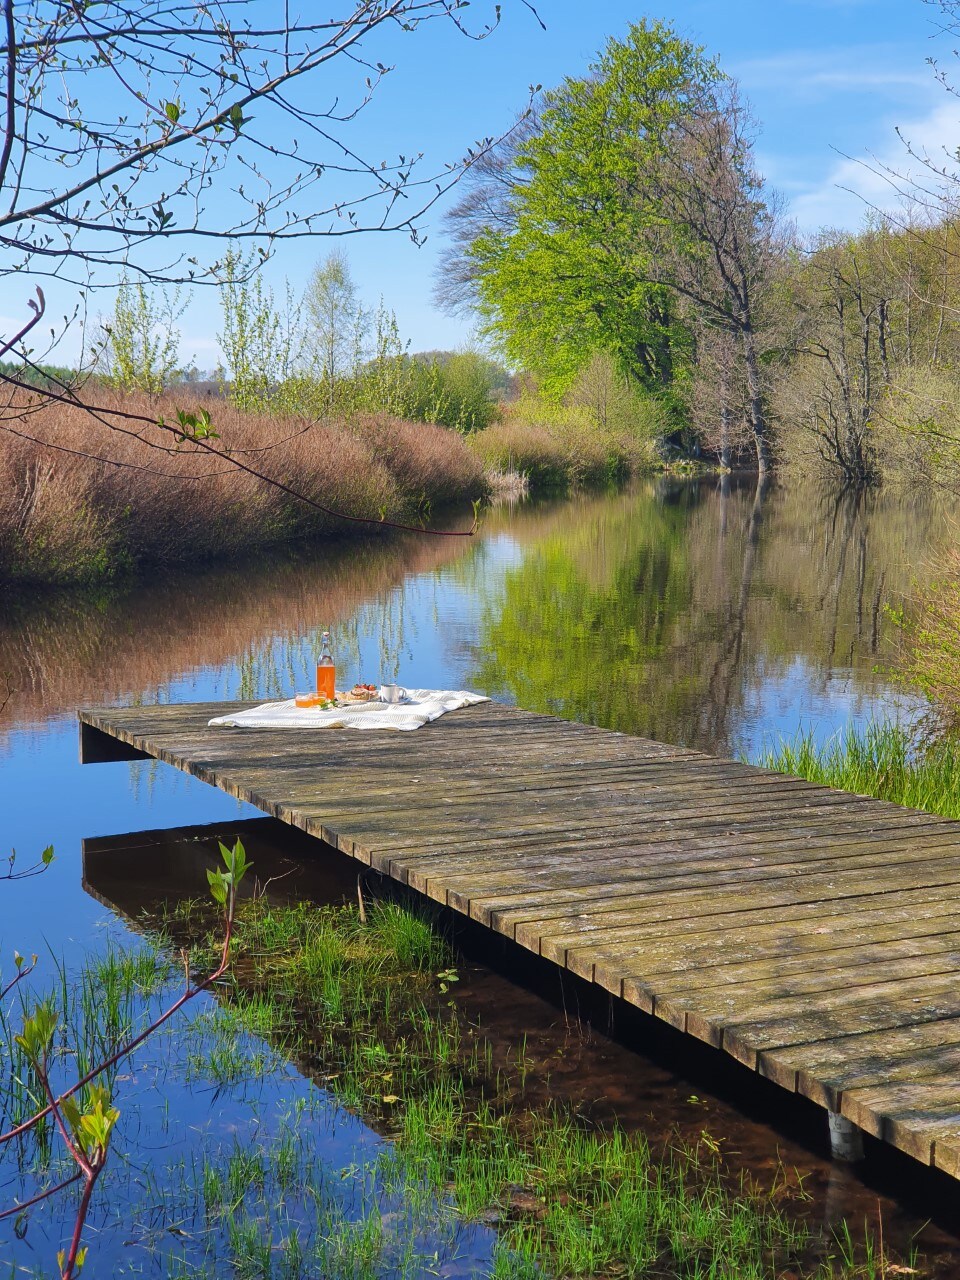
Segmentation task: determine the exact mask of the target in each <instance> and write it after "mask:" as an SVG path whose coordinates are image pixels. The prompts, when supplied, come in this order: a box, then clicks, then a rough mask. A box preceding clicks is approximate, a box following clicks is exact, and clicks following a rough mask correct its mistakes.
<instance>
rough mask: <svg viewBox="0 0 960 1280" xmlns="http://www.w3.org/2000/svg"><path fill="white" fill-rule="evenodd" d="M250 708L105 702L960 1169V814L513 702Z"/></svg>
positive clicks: (452, 896) (405, 874) (118, 732)
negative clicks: (236, 725)
mask: <svg viewBox="0 0 960 1280" xmlns="http://www.w3.org/2000/svg"><path fill="white" fill-rule="evenodd" d="M227 709H229V708H227V707H224V706H222V705H220V704H206V705H197V706H193V707H176V706H161V707H146V708H145V707H135V708H118V709H115V710H109V711H95V712H89V713H82V717H81V718H82V722H83V723H84V724H86V725H90V726H92V729H91V730H90V731H89V734H90V740H91V741H93V740H94V734H96V733H99V734H101V735H105V736H106V738H108V739H110V740H112V741H114V742H116V743H117V744H118V748H117V749H118V750H119V751H122V752H123V753H128V754H129V753H130V752H139V753H142V754H144V755H147V756H152V757H155V758H157V759H160V760H163V761H165V762H167V763H170V764H173V765H174V766H176V767H177V768H180V769H182V770H184V771H185V772H187V773H190V774H193V775H194V776H196V777H198V778H202V779H203V780H204V781H207V782H210V783H212V784H213V785H216V786H219V787H220V788H221V789H222V790H224V791H226V792H227V793H229V794H231V795H235V796H237V797H238V798H240V799H243V800H246V801H248V802H249V803H251V804H254V805H256V806H257V807H258V808H260V809H262V810H263V811H264V812H266V813H270V814H272V815H273V816H275V817H278V818H280V819H281V820H283V821H285V822H288V823H290V824H291V825H293V826H296V827H299V828H300V829H302V830H304V831H307V832H309V833H310V834H312V835H315V836H318V837H320V838H321V839H324V840H327V841H328V842H329V843H330V844H333V845H335V846H336V847H338V848H340V849H342V850H343V851H344V852H346V853H349V854H351V855H352V856H353V857H355V858H356V859H358V860H359V861H361V862H363V863H367V864H370V865H372V866H374V867H375V868H377V869H378V870H380V871H382V872H384V873H385V874H388V875H390V876H393V877H394V878H396V879H398V880H401V881H403V882H404V883H406V884H408V885H410V886H411V887H412V888H415V889H417V890H419V891H420V892H421V893H423V894H425V895H427V896H429V897H432V898H435V899H437V900H438V901H441V902H444V903H446V904H447V905H449V906H451V907H452V908H454V909H455V910H457V911H460V912H463V913H464V914H468V915H470V916H472V917H473V918H474V919H477V920H480V921H482V922H483V923H484V924H486V925H487V926H488V927H490V928H492V929H495V930H497V931H498V932H501V933H504V934H506V935H507V936H509V937H511V938H514V939H515V940H516V941H518V942H519V943H521V944H522V945H523V946H525V947H527V948H529V949H531V950H533V951H536V952H538V953H539V954H541V955H543V956H545V957H546V958H548V959H550V960H552V961H554V962H555V963H557V964H558V965H563V966H566V967H567V968H569V969H570V970H571V971H572V972H575V973H578V974H581V975H582V976H584V977H586V978H588V979H589V980H591V981H593V982H595V983H598V984H599V985H601V986H603V987H605V988H607V989H608V990H610V991H613V992H615V993H616V994H617V995H620V996H622V997H623V998H624V999H626V1000H628V1001H630V1002H632V1003H634V1004H636V1005H638V1006H639V1007H640V1008H643V1009H646V1010H647V1011H648V1012H651V1013H653V1014H654V1015H655V1016H657V1017H660V1018H661V1019H663V1020H665V1021H667V1022H670V1023H671V1024H672V1025H674V1026H677V1027H679V1028H680V1029H681V1030H684V1031H685V1032H687V1033H688V1034H691V1035H695V1036H698V1037H700V1038H701V1039H704V1040H707V1041H708V1042H709V1043H712V1044H715V1045H716V1046H718V1047H719V1048H721V1049H723V1050H724V1051H726V1052H727V1053H730V1054H732V1056H734V1057H735V1058H737V1059H738V1060H739V1061H741V1062H743V1063H745V1064H747V1065H748V1066H751V1067H753V1068H754V1069H755V1070H758V1071H759V1072H761V1073H762V1074H764V1075H766V1076H768V1077H769V1078H770V1079H772V1080H775V1081H776V1082H777V1083H779V1084H781V1085H783V1086H784V1087H785V1088H788V1089H795V1090H797V1091H799V1092H800V1093H803V1094H804V1095H805V1096H807V1097H810V1098H812V1099H813V1100H814V1101H816V1102H819V1103H820V1104H821V1105H823V1106H827V1107H830V1108H831V1109H832V1110H837V1109H840V1110H842V1112H843V1114H845V1115H847V1116H848V1117H849V1118H851V1119H853V1120H854V1121H855V1122H856V1123H858V1124H861V1125H862V1126H863V1127H864V1128H866V1129H868V1130H869V1131H870V1132H872V1133H876V1134H878V1135H879V1136H881V1137H882V1138H884V1140H886V1141H888V1142H890V1143H892V1144H893V1145H896V1146H899V1147H901V1148H902V1149H903V1150H905V1151H908V1152H909V1153H910V1154H912V1155H914V1156H915V1157H916V1158H917V1159H921V1160H924V1161H926V1162H927V1163H934V1164H936V1165H937V1166H938V1167H940V1168H943V1169H944V1170H945V1171H947V1172H948V1173H950V1174H951V1176H953V1177H957V1178H960V1081H958V1074H960V824H958V823H952V822H949V821H947V820H944V819H941V818H937V817H934V816H932V815H929V814H924V813H919V812H916V811H910V810H906V809H902V808H899V807H898V806H895V805H891V804H888V803H881V802H878V801H875V800H870V799H868V798H865V797H858V796H851V795H847V794H841V793H839V792H835V791H831V790H830V789H829V788H825V787H819V786H816V785H814V784H811V783H807V782H804V781H802V780H799V779H793V778H787V777H784V776H782V775H778V774H772V773H769V772H767V771H765V770H759V769H756V768H754V767H753V766H750V765H745V764H743V763H742V762H739V761H730V760H720V759H716V758H713V757H710V756H706V755H704V754H702V753H699V752H694V751H689V750H687V749H685V748H680V747H672V746H669V745H667V744H660V743H654V742H650V741H645V740H642V739H637V738H633V737H630V736H629V735H626V734H619V733H611V732H609V731H607V730H603V729H598V728H595V727H593V726H588V725H579V724H576V723H573V722H569V721H559V720H555V719H553V718H551V717H549V716H543V715H539V714H535V713H530V712H523V711H517V710H514V709H510V708H505V707H498V706H496V705H494V704H484V705H483V706H481V707H477V708H473V709H471V710H470V711H468V712H461V713H457V714H455V715H451V716H448V717H444V718H443V719H442V720H441V721H439V722H437V723H436V724H434V725H429V726H425V727H424V728H423V729H421V730H420V731H419V732H418V733H416V734H387V733H379V734H378V733H349V732H345V733H337V732H333V731H323V732H312V731H307V730H304V731H303V732H302V733H299V732H298V733H294V734H278V733H276V732H270V731H247V730H243V731H240V730H237V731H228V730H222V729H211V728H209V727H208V725H207V721H208V720H209V719H210V718H211V717H213V716H214V715H219V714H223V712H224V711H225V710H227ZM120 744H122V745H120Z"/></svg>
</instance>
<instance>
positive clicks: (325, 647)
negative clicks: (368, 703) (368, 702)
mask: <svg viewBox="0 0 960 1280" xmlns="http://www.w3.org/2000/svg"><path fill="white" fill-rule="evenodd" d="M336 681H337V668H336V667H335V666H334V662H333V654H332V653H331V652H330V632H329V631H324V633H323V635H322V636H321V637H320V657H319V658H318V659H317V693H322V694H323V696H324V697H325V698H329V699H330V700H331V702H332V701H333V699H334V698H335V697H336V693H337V690H336Z"/></svg>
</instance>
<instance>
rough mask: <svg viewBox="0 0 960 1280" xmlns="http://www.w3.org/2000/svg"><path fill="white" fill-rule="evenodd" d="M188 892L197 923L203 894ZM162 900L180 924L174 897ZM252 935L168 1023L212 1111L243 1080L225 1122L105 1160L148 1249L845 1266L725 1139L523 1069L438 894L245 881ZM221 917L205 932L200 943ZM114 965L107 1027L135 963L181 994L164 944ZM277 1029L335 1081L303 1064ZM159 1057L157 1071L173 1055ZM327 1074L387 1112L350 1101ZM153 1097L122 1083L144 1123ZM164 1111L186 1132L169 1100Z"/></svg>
mask: <svg viewBox="0 0 960 1280" xmlns="http://www.w3.org/2000/svg"><path fill="white" fill-rule="evenodd" d="M182 916H183V919H184V920H189V921H190V922H191V924H192V925H195V924H196V923H197V919H198V916H197V909H196V908H195V907H191V908H187V909H185V911H184V912H183V913H182ZM405 916H406V918H404V917H405ZM168 923H169V925H170V926H171V927H172V931H173V932H175V931H176V929H177V927H178V924H177V920H176V919H172V920H171V921H170V922H168ZM181 936H182V935H181ZM236 937H237V946H238V951H237V964H236V967H235V970H234V973H233V982H232V985H229V986H227V985H223V986H221V987H219V988H218V989H217V992H216V994H217V997H218V999H217V1002H216V1003H214V1002H212V1001H208V1002H207V1003H206V1004H205V1007H203V1008H202V1009H201V1012H200V1014H199V1015H198V1016H197V1017H195V1018H194V1019H193V1020H192V1022H191V1023H190V1025H189V1026H188V1027H187V1028H182V1029H181V1031H180V1033H179V1034H177V1035H174V1034H172V1033H171V1034H169V1035H166V1036H162V1037H160V1039H159V1040H158V1041H157V1042H156V1043H155V1046H154V1047H155V1050H158V1051H160V1052H161V1056H162V1058H163V1061H164V1063H165V1066H164V1068H163V1070H165V1071H176V1072H178V1073H179V1075H178V1077H177V1078H178V1079H184V1080H186V1081H189V1080H190V1079H191V1073H196V1072H198V1071H199V1072H200V1075H201V1077H202V1079H210V1080H212V1081H213V1082H214V1084H215V1086H216V1088H215V1089H214V1090H213V1091H210V1092H211V1093H212V1098H213V1099H214V1100H215V1101H211V1104H210V1107H211V1110H210V1115H211V1119H213V1117H214V1116H215V1115H216V1114H217V1113H216V1110H215V1108H216V1106H219V1105H220V1100H221V1099H224V1100H228V1110H227V1112H226V1113H224V1114H228V1115H229V1116H230V1117H231V1119H230V1121H229V1125H228V1126H227V1127H226V1128H225V1127H224V1126H223V1122H222V1121H219V1120H215V1119H214V1120H213V1123H211V1124H210V1125H209V1126H207V1125H205V1124H203V1125H201V1126H200V1128H199V1129H197V1131H196V1140H195V1143H194V1145H192V1146H191V1147H190V1148H189V1150H187V1151H186V1152H183V1151H182V1150H181V1151H180V1152H179V1153H171V1159H170V1161H169V1163H168V1164H167V1165H166V1166H164V1165H163V1162H162V1157H158V1156H156V1155H153V1156H152V1157H151V1163H149V1164H147V1165H146V1166H145V1167H144V1168H143V1169H141V1170H140V1173H139V1175H138V1182H137V1191H136V1192H133V1193H132V1192H131V1188H129V1187H126V1188H125V1184H124V1181H123V1180H124V1178H128V1177H129V1170H130V1168H134V1167H136V1165H137V1162H131V1163H130V1164H129V1165H128V1164H127V1162H126V1161H117V1163H116V1164H115V1165H114V1166H112V1167H111V1169H110V1170H109V1171H108V1172H109V1177H110V1179H111V1186H112V1190H111V1192H110V1195H111V1197H112V1199H113V1200H114V1202H115V1203H117V1204H121V1205H122V1208H123V1231H124V1240H125V1241H126V1242H127V1243H132V1244H137V1243H139V1244H140V1246H141V1248H142V1249H143V1250H146V1252H145V1253H144V1252H141V1253H139V1254H137V1255H136V1256H135V1255H134V1254H130V1253H125V1255H124V1256H125V1257H129V1258H131V1259H132V1265H134V1266H135V1267H140V1266H141V1262H145V1263H146V1266H145V1268H141V1269H144V1270H145V1273H149V1274H157V1275H161V1274H162V1276H164V1277H165V1278H166V1280H174V1278H178V1280H187V1277H192V1278H193V1280H206V1278H207V1277H210V1278H211V1280H212V1277H218V1278H219V1277H220V1276H222V1275H226V1274H230V1275H233V1276H235V1277H237V1280H241V1278H244V1280H305V1277H307V1276H311V1277H312V1276H319V1275H322V1276H324V1277H325V1280H326V1278H329V1280H361V1278H369V1280H387V1278H389V1280H419V1278H420V1277H423V1276H425V1275H432V1274H442V1275H445V1276H450V1277H454V1276H460V1277H464V1278H466V1277H480V1276H487V1277H491V1278H493V1280H534V1277H537V1278H540V1277H547V1276H554V1277H558V1276H564V1277H588V1276H613V1275H617V1276H636V1277H639V1276H641V1275H651V1274H656V1275H663V1276H664V1277H683V1280H693V1278H694V1277H704V1278H706V1277H709V1276H714V1277H721V1276H723V1277H730V1278H732V1277H737V1280H774V1277H776V1276H778V1275H779V1274H781V1273H782V1272H783V1270H784V1268H792V1270H793V1273H794V1274H796V1275H797V1276H800V1275H806V1276H808V1277H810V1276H813V1275H816V1276H817V1280H821V1278H822V1280H826V1278H827V1276H828V1274H829V1275H832V1274H834V1273H832V1272H827V1271H817V1270H811V1269H810V1268H807V1270H806V1271H804V1270H803V1267H802V1265H801V1263H802V1259H803V1257H804V1256H805V1254H806V1252H807V1248H808V1231H807V1229H806V1227H805V1226H804V1225H803V1224H802V1223H799V1222H797V1221H796V1220H795V1219H794V1218H792V1217H790V1216H789V1215H788V1214H786V1213H785V1212H784V1211H782V1210H781V1209H780V1208H778V1207H777V1206H775V1205H774V1204H773V1202H772V1201H771V1200H769V1199H765V1198H764V1197H763V1195H761V1194H759V1193H758V1192H756V1191H755V1190H753V1189H750V1188H747V1187H745V1186H736V1185H731V1184H730V1182H729V1180H728V1179H727V1178H726V1177H725V1175H724V1172H723V1168H722V1165H721V1164H720V1163H719V1161H718V1160H717V1159H716V1157H715V1155H714V1154H713V1153H711V1152H708V1151H706V1150H699V1149H687V1148H683V1149H677V1150H674V1151H671V1152H669V1153H667V1154H666V1156H661V1155H654V1154H653V1153H651V1151H650V1149H649V1146H648V1144H647V1142H646V1141H645V1140H644V1138H643V1136H642V1135H636V1134H627V1133H625V1132H624V1131H622V1130H620V1129H618V1128H616V1127H614V1128H611V1129H608V1130H600V1129H597V1128H595V1127H592V1126H591V1125H589V1124H588V1123H587V1122H585V1121H584V1120H583V1119H582V1118H581V1117H578V1116H577V1115H575V1114H572V1113H570V1112H569V1111H568V1110H567V1109H566V1108H564V1107H563V1106H561V1105H553V1106H545V1105H544V1104H542V1103H536V1104H532V1103H531V1093H530V1092H529V1091H528V1080H531V1079H535V1077H536V1076H537V1071H538V1064H537V1063H536V1062H535V1061H534V1060H533V1059H531V1058H529V1057H528V1056H527V1054H526V1052H525V1045H524V1043H523V1041H522V1040H519V1041H518V1043H517V1044H516V1046H513V1047H511V1046H506V1048H505V1049H502V1050H498V1055H497V1061H496V1062H495V1060H494V1054H493V1050H492V1046H491V1045H490V1043H489V1042H487V1041H486V1040H485V1038H484V1037H483V1036H482V1035H481V1034H480V1033H479V1030H478V1028H477V1027H475V1026H473V1025H471V1023H470V1022H469V1021H468V1019H467V1018H466V1017H465V1016H464V1014H463V1012H462V1011H461V1010H460V1009H459V1008H458V1006H457V1004H456V1002H455V1001H454V1000H453V998H452V991H453V990H455V988H452V987H451V982H452V981H453V979H454V978H455V976H456V974H455V971H454V969H453V965H454V963H455V960H456V957H455V956H454V954H453V953H452V951H451V949H450V947H449V945H448V944H447V943H446V942H445V941H444V940H443V938H442V937H441V936H440V935H439V934H438V933H437V931H436V930H435V929H434V928H433V927H432V925H431V922H430V919H429V917H427V916H423V915H418V914H416V913H410V912H404V911H403V909H402V908H400V907H398V906H396V905H395V904H375V905H374V906H372V907H368V908H367V910H366V918H365V919H362V918H361V916H360V913H359V912H358V911H357V909H356V908H355V907H351V908H342V907H341V908H331V907H325V908H318V907H314V906H312V905H310V904H306V903H299V904H296V905H293V906H289V907H273V906H270V905H268V904H266V903H265V902H263V901H262V900H260V901H254V902H249V903H244V904H243V906H242V908H241V910H240V914H239V918H238V922H237V934H236ZM214 940H215V939H214V936H213V935H211V937H210V938H208V939H206V940H205V941H203V942H200V943H197V944H196V946H195V955H194V962H195V963H198V964H201V965H202V962H203V961H205V959H206V956H205V951H206V948H207V946H208V945H212V944H213V942H214ZM161 959H162V957H161ZM97 965H100V968H99V969H98V968H97ZM98 973H99V974H100V976H101V977H102V978H103V980H104V982H105V983H106V984H107V985H110V984H114V986H115V993H114V995H113V996H111V998H110V999H109V1000H107V1001H106V1002H105V1006H104V1009H103V1010H102V1011H101V1015H102V1019H103V1022H102V1023H101V1024H98V1027H99V1030H98V1031H97V1034H98V1035H101V1034H103V1035H109V1034H112V1033H115V1032H116V1031H117V1030H118V1029H120V1028H128V1027H129V1026H131V1025H137V1024H138V1021H139V1019H140V1018H141V1017H142V1016H144V1015H143V1011H142V1010H141V1011H139V1012H138V1010H137V1009H136V1008H135V1007H131V1006H128V1003H127V996H128V995H129V994H130V993H132V992H133V991H134V990H135V988H136V987H137V984H138V983H139V984H140V988H141V990H142V992H144V993H149V994H147V995H146V998H145V1002H144V1007H147V1006H148V1005H149V1001H150V1000H151V999H153V998H154V997H157V998H164V997H165V996H166V995H167V994H168V992H166V991H158V990H157V989H156V985H157V983H158V982H159V980H160V979H159V975H160V974H161V973H163V974H165V975H166V977H167V978H168V979H169V980H170V981H171V983H173V984H176V983H177V982H179V981H180V980H181V979H180V977H179V975H178V974H177V973H175V972H174V971H173V970H171V969H169V967H167V966H166V965H165V962H164V963H163V964H156V965H155V964H152V963H151V962H150V960H149V956H148V957H147V958H143V957H131V959H130V962H129V963H125V962H124V960H123V957H122V956H119V955H118V956H112V957H108V960H107V962H106V967H105V968H104V967H103V962H95V963H93V964H91V965H90V966H88V973H87V974H86V975H79V977H78V981H77V986H78V989H81V990H86V991H87V992H88V993H89V992H92V991H93V990H94V985H93V978H94V976H95V975H96V974H98ZM64 982H65V983H66V984H67V985H69V983H68V982H67V979H66V977H65V976H64ZM334 985H336V986H337V988H338V990H339V994H338V997H337V1000H336V1010H337V1013H336V1017H333V1016H331V1013H330V1010H331V1004H332V1001H331V994H330V993H331V989H332V987H333V986H334ZM87 999H89V996H88V997H87ZM104 1028H106V1029H105V1030H104ZM184 1036H185V1037H186V1042H184ZM264 1041H266V1042H267V1044H266V1045H265V1043H264ZM268 1046H269V1047H268ZM281 1053H282V1054H283V1055H285V1056H286V1057H289V1058H291V1059H292V1060H294V1061H295V1062H296V1063H297V1065H298V1066H300V1067H301V1069H302V1070H303V1071H304V1072H305V1073H306V1075H307V1076H308V1077H311V1078H312V1079H313V1080H315V1081H317V1083H318V1084H320V1085H321V1087H320V1088H315V1087H313V1086H311V1085H310V1084H309V1083H307V1081H305V1080H303V1079H302V1078H300V1077H295V1076H294V1075H293V1073H292V1072H290V1070H289V1068H288V1067H286V1066H285V1064H284V1062H283V1060H282V1058H281ZM284 1073H286V1074H287V1076H288V1077H289V1081H290V1083H291V1085H292V1086H293V1087H294V1088H297V1089H300V1090H306V1092H305V1094H304V1096H302V1097H301V1098H299V1099H298V1101H297V1103H296V1105H294V1106H290V1105H288V1104H287V1103H285V1101H284V1098H285V1097H286V1095H285V1094H284V1092H283V1090H284V1088H286V1087H287V1084H286V1081H285V1080H284ZM153 1078H155V1079H156V1080H157V1083H158V1084H159V1086H160V1092H161V1093H162V1092H163V1084H162V1080H163V1076H162V1074H161V1075H158V1076H154V1077H153ZM192 1078H193V1081H194V1083H193V1088H194V1089H196V1088H197V1087H198V1085H199V1087H200V1088H201V1090H202V1081H197V1079H196V1076H195V1074H194V1075H193V1077H192ZM294 1081H296V1083H295V1084H293V1082H294ZM251 1085H256V1086H257V1091H256V1092H254V1090H253V1089H251ZM331 1094H332V1095H335V1096H336V1098H338V1099H339V1101H340V1104H341V1107H347V1108H351V1109H354V1110H356V1111H358V1112H360V1113H362V1114H363V1115H364V1116H367V1117H370V1118H372V1119H373V1120H374V1121H375V1122H376V1123H378V1125H379V1128H380V1131H381V1134H384V1135H387V1136H382V1137H377V1136H375V1135H373V1134H371V1132H370V1130H369V1129H367V1128H366V1127H365V1126H363V1125H361V1124H360V1122H359V1121H356V1120H352V1119H350V1118H349V1117H348V1116H347V1115H346V1113H345V1111H343V1110H342V1109H341V1107H337V1105H336V1103H332V1102H331V1097H330V1095H331ZM138 1101H139V1100H138V1099H137V1098H136V1097H133V1098H130V1099H129V1100H128V1102H127V1103H126V1104H125V1115H124V1118H125V1120H127V1121H128V1123H129V1125H130V1127H131V1132H132V1130H133V1129H134V1128H135V1127H136V1125H137V1124H138V1116H137V1106H138ZM144 1105H149V1104H147V1103H145V1104H144ZM344 1126H345V1127H346V1128H347V1129H348V1130H350V1129H351V1126H352V1130H351V1131H352V1133H353V1137H352V1138H351V1139H350V1140H349V1141H347V1142H346V1143H344V1140H343V1139H342V1138H339V1137H337V1136H336V1134H337V1132H338V1131H340V1132H342V1130H343V1128H344ZM170 1133H171V1136H173V1138H174V1140H175V1141H176V1134H177V1120H176V1117H173V1119H172V1128H171V1130H170ZM225 1133H228V1134H229V1138H227V1140H226V1141H225V1138H224V1135H225ZM331 1140H332V1143H333V1145H332V1146H330V1145H327V1144H328V1143H329V1142H330V1141H331ZM159 1150H162V1146H154V1147H152V1151H153V1152H157V1151H159ZM153 1161H156V1163H153ZM120 1221H121V1219H120V1218H118V1219H117V1222H118V1223H119V1222H120ZM100 1239H101V1240H102V1239H103V1235H102V1234H101V1236H100ZM125 1248H126V1245H125ZM842 1252H844V1251H842ZM151 1258H152V1259H153V1261H152V1262H150V1261H149V1259H151ZM863 1262H864V1259H863V1257H862V1256H861V1257H860V1260H859V1262H857V1261H856V1259H855V1258H854V1256H853V1255H852V1254H851V1255H850V1260H846V1259H844V1258H842V1257H841V1258H840V1260H839V1262H838V1264H837V1265H838V1269H837V1270H836V1272H835V1274H836V1276H837V1277H843V1278H844V1280H852V1277H854V1276H855V1275H860V1274H863V1275H866V1274H867V1272H865V1271H863V1270H862V1267H863ZM124 1265H126V1263H125V1264H124ZM858 1267H859V1268H861V1270H858ZM158 1268H160V1270H158Z"/></svg>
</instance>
